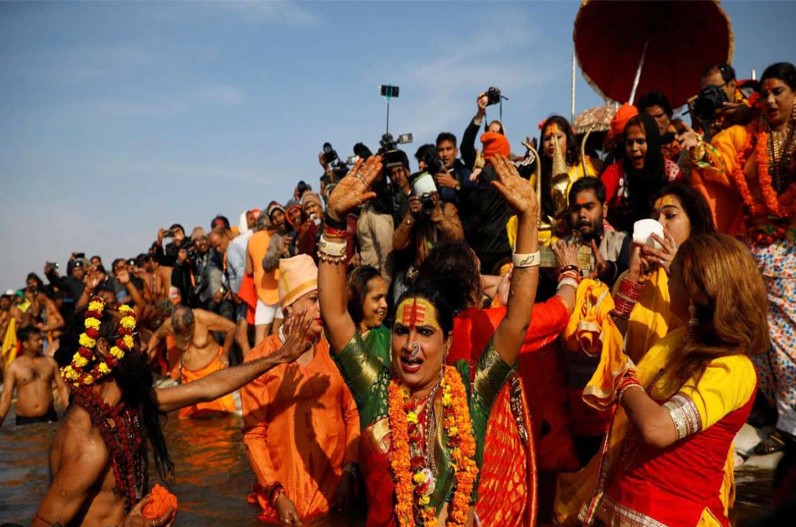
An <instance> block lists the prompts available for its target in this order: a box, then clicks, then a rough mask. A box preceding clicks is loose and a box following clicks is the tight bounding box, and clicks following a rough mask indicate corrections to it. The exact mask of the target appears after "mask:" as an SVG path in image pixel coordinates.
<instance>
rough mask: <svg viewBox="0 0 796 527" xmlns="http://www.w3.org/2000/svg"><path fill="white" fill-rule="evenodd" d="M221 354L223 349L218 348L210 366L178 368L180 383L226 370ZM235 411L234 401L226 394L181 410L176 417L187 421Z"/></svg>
mask: <svg viewBox="0 0 796 527" xmlns="http://www.w3.org/2000/svg"><path fill="white" fill-rule="evenodd" d="M223 352H224V348H223V347H221V346H219V347H218V354H217V355H216V358H214V359H213V360H211V361H210V364H208V365H207V366H205V367H204V368H201V369H199V370H189V369H188V368H186V367H184V366H180V378H181V380H180V383H181V384H185V383H188V382H193V381H198V380H199V379H201V378H203V377H207V376H208V375H210V374H211V373H213V372H215V371H218V370H223V369H224V368H226V367H227V366H226V365H225V364H224V363H222V362H221V354H222V353H223ZM236 410H237V408H235V399H234V398H233V397H232V394H231V393H228V394H227V395H225V396H223V397H219V398H218V399H215V400H213V401H209V402H206V403H197V404H194V405H193V406H188V407H186V408H182V409H181V410H180V411H179V413H178V416H179V418H180V419H188V418H191V417H206V416H208V415H213V414H218V413H232V412H234V411H236Z"/></svg>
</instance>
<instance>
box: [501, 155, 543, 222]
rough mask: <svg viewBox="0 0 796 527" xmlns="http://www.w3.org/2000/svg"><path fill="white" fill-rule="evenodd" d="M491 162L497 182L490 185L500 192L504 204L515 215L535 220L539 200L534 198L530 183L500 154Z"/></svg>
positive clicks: (537, 213)
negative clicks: (512, 210) (504, 201)
mask: <svg viewBox="0 0 796 527" xmlns="http://www.w3.org/2000/svg"><path fill="white" fill-rule="evenodd" d="M491 162H492V167H493V168H494V169H495V174H497V180H496V181H493V182H492V185H493V186H494V187H495V188H496V189H497V190H498V192H500V194H501V195H502V196H503V199H504V200H506V203H508V204H509V206H510V207H511V208H512V209H514V210H515V211H516V212H517V215H530V216H533V217H534V218H537V217H538V215H539V200H537V198H536V193H535V192H534V190H533V186H531V183H530V181H528V180H527V179H523V178H522V177H520V173H519V172H517V167H515V166H514V164H513V163H512V162H511V161H509V160H508V158H505V157H503V156H501V155H500V154H495V156H494V157H493V158H492V160H491Z"/></svg>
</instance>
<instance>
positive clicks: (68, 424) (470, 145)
mask: <svg viewBox="0 0 796 527" xmlns="http://www.w3.org/2000/svg"><path fill="white" fill-rule="evenodd" d="M694 92H695V93H698V94H700V95H698V96H696V97H695V99H694V100H692V101H691V103H690V106H691V110H692V111H691V114H692V116H697V118H695V119H693V121H692V123H691V124H690V125H689V124H688V123H686V122H685V121H684V120H682V119H678V118H674V113H673V109H672V107H671V105H670V104H669V102H668V100H667V97H666V94H664V93H661V92H658V91H655V92H652V93H649V94H646V95H644V96H642V97H640V98H639V100H638V102H637V104H635V105H631V104H629V103H627V104H624V105H622V106H621V107H619V108H618V109H617V111H616V113H615V115H614V117H613V119H612V121H611V123H610V129H609V130H608V131H607V132H606V133H605V134H604V138H603V139H604V140H603V141H602V144H598V145H597V146H596V147H595V146H594V142H593V141H591V142H589V145H592V146H589V147H588V148H587V145H586V144H585V143H584V141H583V140H584V138H583V137H582V136H579V135H576V133H575V131H574V130H573V127H572V125H571V123H569V122H568V120H567V119H566V118H564V117H562V116H560V115H552V116H550V117H549V118H547V119H545V120H544V121H543V122H542V123H541V124H540V126H539V128H540V132H539V137H538V141H537V140H534V141H526V142H524V143H523V144H524V145H525V149H526V150H525V152H524V153H523V154H518V153H516V152H513V151H512V148H511V145H510V143H509V139H508V136H507V134H506V130H504V128H503V124H502V123H501V122H500V121H491V122H486V118H485V117H486V109H487V107H488V106H489V104H490V103H491V102H493V101H491V99H490V96H489V95H488V94H487V93H481V94H479V95H478V96H477V98H476V113H475V115H474V117H473V118H472V119H471V120H470V121H469V122H467V123H464V124H465V131H464V134H463V135H462V140H461V143H459V142H458V141H457V137H456V135H454V134H453V133H450V132H442V133H440V134H439V135H438V137H437V139H436V142H435V144H427V145H422V146H420V148H418V149H417V151H416V153H415V156H414V157H415V161H416V166H417V170H415V171H412V168H411V167H412V165H413V163H412V162H410V158H409V156H408V155H407V154H406V153H405V152H404V151H403V150H401V149H400V148H399V145H398V144H397V142H396V141H394V140H393V139H392V137H389V136H385V137H384V138H383V139H382V141H381V143H380V148H379V149H378V151H376V153H373V151H372V150H370V149H368V147H367V146H365V145H363V144H361V143H360V144H357V145H356V146H355V147H354V152H355V153H356V156H355V158H354V159H352V160H350V162H349V163H345V162H342V161H340V160H339V159H337V155H336V153H335V152H334V151H333V150H332V149H331V147H330V148H328V149H326V148H325V149H324V152H322V153H321V154H320V156H319V161H320V164H321V166H322V167H323V170H324V174H323V176H322V177H321V178H320V182H319V183H320V185H319V189H318V190H319V191H318V192H315V191H314V190H313V189H312V187H311V185H308V184H306V183H305V182H303V181H302V182H300V183H299V184H298V185H297V186H296V188H295V191H294V194H293V196H291V197H290V199H289V200H287V201H286V202H284V203H282V202H279V201H271V202H269V203H268V204H267V205H266V206H265V207H263V208H262V209H257V208H255V209H247V210H244V211H242V212H241V213H240V216H239V221H238V223H237V225H232V224H231V222H230V221H229V219H228V218H226V217H224V216H220V215H219V216H216V217H214V218H213V219H212V220H211V221H210V223H209V229H208V230H205V228H204V227H201V226H197V227H194V228H193V229H191V230H190V231H186V229H185V228H184V227H183V226H182V225H181V224H178V223H175V224H173V225H171V226H170V227H169V228H168V229H159V230H158V232H157V237H156V240H155V241H154V242H153V243H152V245H151V246H150V247H149V249H148V250H147V251H146V252H144V253H141V254H139V255H138V256H135V257H132V258H117V259H115V260H113V261H112V262H110V265H109V266H107V267H106V263H105V262H104V261H103V260H102V258H101V257H100V256H92V257H91V258H86V256H85V254H84V253H73V254H72V255H71V256H70V258H69V260H68V263H67V265H66V269H65V272H66V275H65V276H62V275H61V274H60V269H59V266H58V264H55V263H47V264H46V265H45V266H44V270H43V274H44V277H45V279H46V281H45V280H43V279H42V278H40V277H39V275H38V274H36V273H33V272H32V273H30V274H29V275H28V277H27V280H26V286H25V287H24V288H22V289H19V290H9V291H7V292H6V294H4V295H3V296H2V297H0V337H2V360H1V361H0V366H2V369H3V382H4V384H3V391H2V396H0V423H2V422H3V420H4V419H5V417H6V415H7V414H8V412H9V409H10V406H11V404H12V397H13V394H14V393H15V392H16V395H17V405H16V424H17V426H21V425H25V424H29V423H36V422H53V421H56V420H57V419H58V416H57V413H56V412H55V400H54V399H56V396H57V399H60V403H61V405H62V406H65V407H66V406H68V409H67V411H66V413H65V414H64V416H62V419H63V423H62V424H61V425H60V426H59V428H58V430H57V432H56V433H55V439H54V443H53V446H52V450H51V452H50V467H51V472H52V475H53V479H52V481H51V483H50V486H49V488H48V490H47V493H46V495H45V496H44V498H43V499H42V501H41V505H40V506H39V509H38V512H37V514H36V517H35V519H34V523H33V525H34V526H37V527H45V526H53V525H84V526H95V525H97V526H99V525H120V524H124V525H127V526H137V525H146V526H147V527H149V526H150V525H151V526H160V525H170V524H173V523H174V521H175V513H176V511H174V510H173V509H171V510H168V511H166V513H162V514H161V515H159V516H157V517H154V518H153V517H150V518H147V519H146V520H143V517H142V504H143V503H144V501H145V500H144V498H145V496H146V495H147V493H148V491H149V482H148V470H147V467H148V458H149V456H148V448H150V449H151V451H152V455H153V457H154V460H155V465H156V468H157V471H158V473H159V475H160V476H161V478H162V479H164V480H165V481H169V480H170V478H172V477H173V474H174V470H175V467H174V466H173V464H172V463H171V461H170V458H169V454H168V448H167V445H166V442H165V439H164V436H163V431H162V429H161V422H160V420H159V418H160V416H162V415H163V414H164V413H165V412H171V411H179V417H180V418H186V419H190V418H198V417H203V416H213V415H218V414H234V413H235V412H236V411H241V412H242V421H243V425H242V430H243V441H244V443H245V446H246V451H247V454H248V457H249V461H250V463H251V468H252V471H253V474H254V480H255V481H256V483H255V484H254V486H253V489H251V492H250V493H249V495H248V498H249V501H250V503H252V504H253V505H255V506H256V507H257V510H258V512H257V513H256V514H257V515H258V516H259V518H260V519H261V520H262V521H263V522H266V523H281V524H288V525H300V524H301V523H302V522H303V521H307V520H311V519H313V518H316V517H319V516H323V515H326V514H328V513H329V512H330V511H331V510H346V509H350V508H352V507H356V504H357V503H365V504H366V505H365V510H366V513H364V514H366V518H367V519H366V525H368V526H410V525H446V526H472V525H482V526H515V525H516V526H521V525H522V526H527V525H535V524H536V523H547V524H549V523H553V522H555V523H557V524H561V525H576V524H587V525H697V524H704V525H728V524H729V520H728V514H729V510H730V508H731V507H732V496H733V479H732V475H733V469H734V463H735V459H736V455H735V452H734V449H733V440H734V438H735V437H736V434H737V433H738V432H739V430H740V429H741V427H742V426H743V425H744V424H745V423H747V422H748V423H749V424H751V425H752V426H754V427H756V428H758V429H760V430H761V434H763V435H764V436H765V437H764V438H763V439H762V440H761V441H760V443H759V444H757V445H756V446H755V447H754V453H755V454H758V455H768V454H772V453H777V452H781V451H791V450H792V449H793V448H794V447H796V346H795V344H796V342H795V341H794V339H796V337H795V336H794V335H795V333H794V330H795V329H796V303H794V295H795V294H796V278H794V273H796V241H795V240H796V104H794V94H796V67H794V65H793V64H791V63H785V62H781V63H776V64H773V65H771V66H769V67H768V68H766V69H765V71H764V73H763V75H762V77H761V79H760V81H759V82H745V83H744V82H741V81H740V80H738V79H736V78H735V72H734V70H733V68H732V66H730V65H729V64H713V65H708V66H707V67H706V69H705V72H704V75H703V77H702V79H701V83H700V85H699V86H694ZM705 93H712V94H714V96H716V97H718V100H719V103H718V104H717V105H715V107H714V108H713V110H712V111H708V112H706V111H705V108H704V107H705V101H704V97H703V94H705ZM715 94H719V95H715ZM701 97H702V98H701ZM700 105H701V107H700V108H699V111H696V110H695V108H696V107H697V106H700ZM482 127H483V130H484V131H483V132H480V131H481V129H482ZM479 133H480V137H479ZM460 154H461V155H460ZM235 393H238V394H239V395H240V398H239V401H236V399H235V397H234V394H235ZM768 430H771V432H770V433H765V432H766V431H768ZM147 445H149V447H148V446H147ZM749 454H751V452H744V453H743V455H749ZM787 468H788V467H786V468H785V469H784V470H785V472H787ZM790 470H791V471H792V470H793V469H790ZM790 477H791V481H792V480H793V477H794V476H793V472H791V476H790ZM784 479H785V480H787V478H786V477H784ZM791 490H792V489H791ZM783 496H784V494H783ZM791 498H793V496H792V495H791ZM142 500H144V501H142ZM253 514H254V513H253ZM144 521H146V524H144V523H143V522H144ZM772 521H773V520H772ZM773 524H775V523H772V525H773Z"/></svg>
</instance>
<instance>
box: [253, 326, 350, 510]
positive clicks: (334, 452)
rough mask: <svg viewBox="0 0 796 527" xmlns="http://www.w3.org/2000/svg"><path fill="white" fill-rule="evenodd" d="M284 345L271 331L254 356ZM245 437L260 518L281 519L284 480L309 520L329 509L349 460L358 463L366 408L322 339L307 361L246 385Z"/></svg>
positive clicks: (262, 354) (294, 364)
mask: <svg viewBox="0 0 796 527" xmlns="http://www.w3.org/2000/svg"><path fill="white" fill-rule="evenodd" d="M281 346H282V342H281V341H280V339H279V336H278V335H271V336H270V337H268V338H266V339H265V340H264V341H263V342H261V343H260V344H259V345H257V346H256V347H254V348H252V350H251V352H250V353H249V355H248V357H246V361H247V362H251V361H253V360H255V359H258V358H260V357H265V356H268V355H270V354H271V353H273V352H275V351H276V350H278V349H279V348H280V347H281ZM241 401H242V402H243V442H244V443H245V444H246V451H247V453H248V455H249V462H250V463H251V466H252V469H253V470H254V473H255V475H256V476H257V482H258V485H257V486H255V492H254V493H252V494H251V495H250V496H249V501H250V503H259V505H260V506H261V507H262V509H263V511H262V513H261V514H260V516H259V519H260V520H262V521H264V522H272V523H279V516H278V515H277V513H276V510H275V509H274V508H273V507H271V505H270V503H269V502H268V489H270V487H271V486H272V485H274V484H276V483H279V484H281V485H282V486H283V487H284V489H285V493H286V494H287V497H288V498H290V500H291V501H292V502H293V503H294V504H295V506H296V511H297V512H298V514H299V517H300V518H301V519H302V520H308V519H311V518H315V517H317V516H322V515H324V514H326V513H328V512H329V509H330V506H331V502H332V498H333V496H334V493H335V491H336V489H337V486H338V484H339V483H340V479H341V477H342V470H343V467H344V466H345V465H346V464H347V463H350V462H356V460H357V452H358V449H359V413H358V412H357V407H356V403H355V402H354V399H353V397H352V396H351V392H350V391H349V390H348V387H347V386H346V385H345V382H344V381H343V378H342V376H341V375H340V371H339V370H338V369H337V366H336V365H335V364H334V362H332V358H331V357H330V356H329V343H328V342H326V339H321V340H320V341H319V342H318V344H317V345H316V346H315V356H314V357H313V359H312V360H311V361H310V362H309V364H307V365H306V366H301V365H299V364H298V363H295V362H294V363H291V364H282V365H280V366H278V367H276V368H273V369H272V370H270V371H268V372H266V373H265V374H264V375H262V376H260V377H259V378H257V379H255V380H254V381H252V382H251V383H249V384H247V385H246V386H244V387H243V388H242V389H241Z"/></svg>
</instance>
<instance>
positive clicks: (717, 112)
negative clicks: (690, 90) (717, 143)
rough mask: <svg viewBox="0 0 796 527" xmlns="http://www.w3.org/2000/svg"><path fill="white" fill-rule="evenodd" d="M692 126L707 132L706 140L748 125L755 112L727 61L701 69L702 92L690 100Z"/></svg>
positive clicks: (700, 87)
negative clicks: (719, 133)
mask: <svg viewBox="0 0 796 527" xmlns="http://www.w3.org/2000/svg"><path fill="white" fill-rule="evenodd" d="M688 108H689V113H690V114H691V117H692V120H693V127H694V128H695V129H697V130H702V131H704V132H705V140H706V141H708V140H710V138H711V137H713V136H714V135H715V134H717V133H718V132H720V131H721V130H724V129H725V128H729V127H730V126H733V125H736V124H740V125H744V126H745V125H747V124H749V123H750V122H751V121H752V119H754V117H755V115H756V113H755V111H754V110H753V108H752V105H751V103H750V101H749V99H748V98H747V96H746V94H744V92H743V91H741V89H740V87H739V84H738V80H737V79H736V78H735V69H734V68H733V67H732V66H730V65H729V64H727V63H723V62H722V63H718V64H711V65H710V66H708V67H707V68H705V71H704V72H703V73H702V78H701V79H700V81H699V94H698V95H696V96H695V97H693V98H691V99H690V100H689V101H688Z"/></svg>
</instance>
